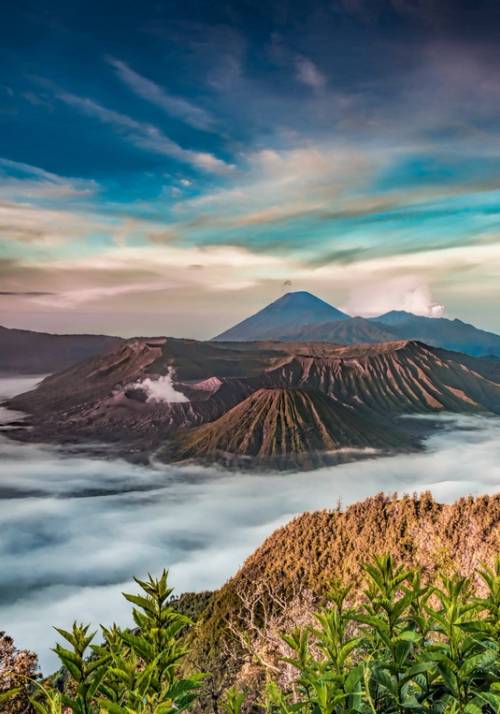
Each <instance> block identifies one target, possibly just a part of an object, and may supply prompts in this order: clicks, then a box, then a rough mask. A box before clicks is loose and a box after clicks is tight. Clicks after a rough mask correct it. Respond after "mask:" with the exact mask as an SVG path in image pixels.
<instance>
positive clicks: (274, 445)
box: [165, 388, 410, 468]
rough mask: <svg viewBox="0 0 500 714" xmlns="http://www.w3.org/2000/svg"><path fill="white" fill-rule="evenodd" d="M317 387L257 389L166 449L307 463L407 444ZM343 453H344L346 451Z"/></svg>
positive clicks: (197, 455)
mask: <svg viewBox="0 0 500 714" xmlns="http://www.w3.org/2000/svg"><path fill="white" fill-rule="evenodd" d="M409 445H410V440H409V439H408V438H407V437H406V436H404V435H403V434H398V432H397V431H396V430H392V431H388V430H386V429H384V428H383V427H382V426H378V425H376V424H373V423H370V422H368V421H367V420H365V419H364V418H363V417H361V416H360V415H359V414H357V413H356V411H355V410H353V409H349V408H348V407H345V406H343V405H342V404H339V403H338V402H336V401H335V400H333V399H331V398H330V397H328V396H326V395H325V394H322V393H321V392H313V391H307V390H303V389H283V388H268V389H258V390H257V391H256V392H254V393H253V394H251V395H250V396H249V397H247V398H246V399H244V400H243V401H241V402H240V403H239V404H237V405H236V406H235V407H233V408H232V409H230V410H229V411H228V412H227V413H226V414H224V415H223V416H221V417H220V418H219V419H216V420H215V421H213V422H210V423H208V424H205V425H203V426H200V427H197V428H195V429H193V430H191V431H188V432H184V433H182V432H181V433H180V434H179V435H178V436H177V438H176V439H175V440H174V442H173V444H172V445H171V446H170V447H167V449H166V450H165V454H168V456H169V459H175V460H179V459H180V460H184V459H195V460H202V461H205V462H207V461H208V462H222V463H224V464H229V465H239V466H244V465H245V464H246V465H247V466H249V467H251V468H256V467H263V466H265V467H271V468H272V467H275V468H298V467H300V468H311V467H314V466H318V465H320V464H322V463H331V462H332V461H334V460H341V459H342V457H343V456H344V457H347V456H348V453H350V451H351V450H354V451H355V452H357V453H358V457H359V455H361V454H362V453H363V452H364V451H366V450H368V451H369V452H370V451H371V449H373V448H375V449H386V448H394V447H402V446H409ZM345 452H347V454H346V453H345Z"/></svg>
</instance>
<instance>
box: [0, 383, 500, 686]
mask: <svg viewBox="0 0 500 714" xmlns="http://www.w3.org/2000/svg"><path fill="white" fill-rule="evenodd" d="M28 386H29V385H28V383H27V381H26V380H23V382H22V383H15V382H14V381H13V380H9V381H5V380H4V381H2V382H1V383H0V393H1V394H3V395H6V394H7V393H12V392H13V391H16V390H17V389H23V390H24V389H26V388H27V387H28ZM443 426H444V427H445V428H444V430H442V431H441V432H437V433H436V434H435V435H434V436H433V437H432V438H431V439H429V441H428V444H427V446H428V450H427V452H426V453H424V454H421V455H416V456H415V455H412V456H396V457H392V458H377V459H373V460H369V461H364V462H360V463H355V464H347V465H343V466H338V467H335V468H334V469H331V468H329V469H321V470H318V471H314V472H311V473H302V474H288V475H269V474H267V475H260V476H259V475H251V474H226V473H222V472H220V471H218V470H212V469H201V468H190V469H177V468H164V467H160V466H159V465H157V466H154V467H151V468H145V467H139V466H132V465H130V464H127V463H125V462H123V461H121V460H110V459H107V458H105V454H104V455H103V458H97V457H95V458H88V457H84V456H81V455H78V453H75V452H73V453H71V452H68V451H64V450H61V449H57V448H52V447H43V446H34V445H20V444H15V443H13V442H9V441H7V440H6V439H5V438H4V437H2V438H1V441H0V453H1V460H0V464H1V466H0V528H1V530H2V534H3V535H2V543H1V545H0V563H1V565H2V569H3V572H4V574H5V577H4V578H3V580H2V583H1V586H0V614H1V619H2V622H3V623H5V626H7V624H8V630H9V633H10V634H11V635H13V636H14V637H15V638H16V641H17V644H18V645H19V646H22V647H32V648H34V649H36V650H37V651H38V652H39V653H40V654H41V660H42V664H43V666H44V669H45V671H46V672H48V671H50V670H51V668H53V667H54V666H55V660H54V657H53V655H52V654H51V653H50V651H49V650H50V647H51V646H52V644H53V641H54V632H53V630H52V629H51V625H54V624H57V625H59V626H68V625H69V624H70V623H71V622H72V621H73V620H74V619H75V617H77V618H78V619H79V620H83V621H91V622H92V623H94V624H98V623H100V622H103V623H110V622H112V621H116V622H119V623H122V624H124V623H127V622H128V607H127V606H126V604H125V602H124V601H123V598H122V597H121V595H120V593H121V591H123V590H124V589H130V588H131V587H133V586H132V585H131V582H130V581H131V577H132V575H134V574H135V575H138V576H141V575H144V574H145V573H146V572H148V571H151V572H159V571H160V570H161V568H163V567H169V568H170V572H171V580H172V584H173V585H175V587H176V590H177V592H181V591H187V590H202V589H206V588H208V589H210V588H216V587H218V586H220V585H221V584H222V583H223V582H224V581H225V580H226V579H227V578H228V577H230V576H231V575H232V574H233V573H234V572H235V570H236V569H237V568H238V567H239V565H241V563H242V562H243V560H244V558H245V557H246V556H247V555H249V554H250V553H251V551H252V550H253V549H254V548H256V547H257V546H258V545H259V544H260V543H261V542H262V540H263V539H264V538H265V537H266V536H267V535H268V534H269V533H271V532H272V531H273V530H274V529H275V528H277V527H278V526H279V525H281V524H283V523H285V522H286V521H288V520H289V519H290V518H291V517H292V516H293V515H294V514H296V513H300V512H302V511H304V510H309V509H317V508H329V507H335V505H336V503H337V501H338V499H341V501H342V503H343V504H345V505H347V504H349V503H351V502H353V501H355V500H358V499H362V498H364V497H366V496H369V495H372V494H375V493H377V492H379V491H382V490H383V491H386V492H387V493H392V492H393V491H399V492H406V493H412V492H414V491H417V492H418V491H422V490H425V489H430V490H431V491H432V492H433V494H434V495H435V497H436V498H437V499H439V500H440V501H451V500H454V499H456V498H457V497H459V496H462V495H467V494H480V493H493V492H497V491H498V490H499V489H500V467H499V464H500V458H499V457H500V451H499V449H500V447H499V444H500V421H499V420H496V419H495V420H488V419H485V418H480V417H476V418H474V417H468V418H465V417H464V418H453V419H450V420H447V419H446V418H445V419H444V420H443ZM7 574H8V575H7Z"/></svg>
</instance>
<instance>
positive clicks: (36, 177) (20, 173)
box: [0, 157, 99, 202]
mask: <svg viewBox="0 0 500 714" xmlns="http://www.w3.org/2000/svg"><path fill="white" fill-rule="evenodd" d="M0 178H1V182H0V197H2V198H4V199H7V200H15V199H19V200H22V201H24V202H27V201H28V200H33V199H64V198H88V197H89V196H92V195H93V194H95V193H96V192H97V191H98V188H99V186H98V184H97V182H96V181H94V180H91V179H81V178H68V177H66V176H59V175H57V174H54V173H51V172H50V171H45V169H42V168H40V167H38V166H32V165H31V164H26V163H23V162H20V161H12V160H11V159H5V158H2V157H0Z"/></svg>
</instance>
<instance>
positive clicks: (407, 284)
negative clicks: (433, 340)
mask: <svg viewBox="0 0 500 714" xmlns="http://www.w3.org/2000/svg"><path fill="white" fill-rule="evenodd" d="M344 309H345V310H346V311H347V312H348V313H349V314H351V315H363V316H364V317H372V316H377V315H382V314H383V313H386V312H390V311H391V310H404V311H405V312H412V313H414V314H415V315H423V316H425V317H442V316H443V314H444V312H445V308H444V306H443V305H439V304H437V303H436V302H434V301H433V300H432V297H431V290H430V287H429V285H428V283H427V282H426V281H425V280H424V279H422V277H420V276H412V275H403V276H399V277H395V278H392V279H389V280H383V281H381V280H380V279H377V278H374V279H373V280H365V281H364V282H363V284H362V285H358V286H356V288H355V289H353V290H352V292H351V295H350V297H349V299H348V301H347V303H346V304H345V306H344Z"/></svg>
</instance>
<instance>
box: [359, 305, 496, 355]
mask: <svg viewBox="0 0 500 714" xmlns="http://www.w3.org/2000/svg"><path fill="white" fill-rule="evenodd" d="M370 322H372V323H376V324H377V325H378V326H379V327H381V328H382V329H387V330H389V331H390V332H392V333H393V334H395V335H397V336H398V337H400V338H402V339H405V340H406V339H411V340H421V341H422V342H425V343H427V344H428V345H433V346H435V347H442V348H444V349H448V350H456V351H459V352H465V353H467V354H470V355H473V356H476V357H481V356H489V355H495V356H498V357H500V335H496V334H494V333H493V332H487V331H486V330H480V329H478V328H477V327H474V325H469V324H467V323H466V322H462V321H461V320H448V319H447V318H444V317H441V318H435V317H422V316H419V315H413V314H412V313H410V312H403V311H397V310H394V311H392V312H388V313H386V314H385V315H380V317H376V318H371V320H370Z"/></svg>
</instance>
